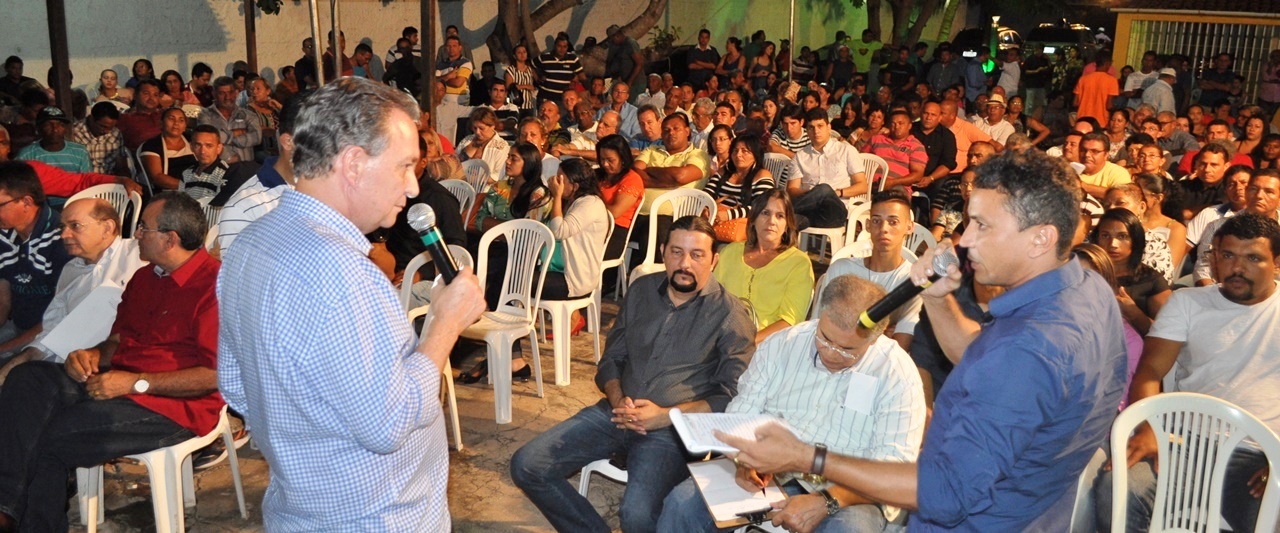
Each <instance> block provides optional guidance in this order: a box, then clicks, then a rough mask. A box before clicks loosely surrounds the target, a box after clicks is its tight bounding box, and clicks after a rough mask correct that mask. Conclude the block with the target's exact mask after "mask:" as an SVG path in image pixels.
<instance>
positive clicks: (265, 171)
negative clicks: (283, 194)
mask: <svg viewBox="0 0 1280 533" xmlns="http://www.w3.org/2000/svg"><path fill="white" fill-rule="evenodd" d="M279 159H280V158H279V157H278V156H271V157H268V158H267V159H266V160H264V161H263V162H262V166H261V167H258V182H259V183H261V184H262V186H263V187H266V188H268V189H274V188H276V187H279V186H281V185H286V184H287V182H285V180H284V176H281V175H280V172H279V171H277V170H276V162H277V161H279Z"/></svg>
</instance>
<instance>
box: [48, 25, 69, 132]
mask: <svg viewBox="0 0 1280 533" xmlns="http://www.w3.org/2000/svg"><path fill="white" fill-rule="evenodd" d="M45 9H46V10H47V12H48V19H49V51H50V52H51V53H52V55H53V57H52V59H53V69H54V70H53V87H52V89H53V92H54V94H56V95H57V98H58V102H57V104H58V107H60V108H62V111H63V112H65V113H67V114H68V115H71V114H72V110H71V69H70V68H69V65H70V64H71V53H70V50H69V49H68V47H67V9H66V5H65V4H64V3H63V0H45Z"/></svg>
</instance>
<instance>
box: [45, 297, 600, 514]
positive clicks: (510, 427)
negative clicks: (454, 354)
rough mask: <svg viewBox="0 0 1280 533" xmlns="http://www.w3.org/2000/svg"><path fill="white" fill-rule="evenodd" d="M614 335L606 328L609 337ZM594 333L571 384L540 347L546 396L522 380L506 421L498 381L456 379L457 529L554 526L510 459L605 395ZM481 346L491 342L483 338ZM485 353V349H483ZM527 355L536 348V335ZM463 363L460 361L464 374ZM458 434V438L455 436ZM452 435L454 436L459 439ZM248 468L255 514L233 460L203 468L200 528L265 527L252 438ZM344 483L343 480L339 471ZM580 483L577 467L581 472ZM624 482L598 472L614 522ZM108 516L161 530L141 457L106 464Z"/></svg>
mask: <svg viewBox="0 0 1280 533" xmlns="http://www.w3.org/2000/svg"><path fill="white" fill-rule="evenodd" d="M603 307H604V309H603V311H604V317H603V323H604V324H605V325H606V327H607V326H608V325H610V324H612V322H613V320H614V318H615V316H616V314H617V305H616V303H615V302H614V301H612V300H608V299H606V300H605V301H604V305H603ZM603 342H604V339H603V336H602V337H601V344H602V345H603ZM592 344H593V343H592V336H591V335H590V334H588V333H586V332H584V333H582V334H580V335H578V336H577V337H575V338H574V339H573V348H572V364H571V365H570V367H571V368H570V371H571V376H572V379H571V383H570V384H569V385H568V386H565V387H557V386H555V384H554V381H555V376H554V371H553V370H552V369H553V356H552V350H551V345H550V344H549V343H543V344H542V345H541V346H540V354H541V357H540V359H541V362H542V369H543V380H544V396H545V397H544V398H538V396H537V388H536V386H535V384H534V382H533V381H532V380H530V381H529V382H528V383H516V384H514V387H513V397H512V413H513V414H512V422H511V423H510V424H503V425H498V424H496V423H494V420H493V390H492V388H491V387H489V386H487V385H484V384H477V385H461V384H458V385H457V386H456V389H457V395H458V411H459V417H460V419H461V426H462V442H463V449H462V450H461V451H451V452H450V454H449V510H450V512H451V514H452V515H453V528H454V531H456V532H459V533H462V532H471V531H477V532H478V531H485V532H508V531H509V532H526V531H551V527H550V525H549V524H548V523H547V521H546V520H545V519H543V517H542V515H541V514H540V513H539V512H538V511H537V509H535V508H534V507H533V505H532V504H530V503H529V501H528V500H527V499H525V497H524V495H523V494H522V493H521V492H520V490H519V489H517V488H516V487H515V485H513V484H512V482H511V476H510V475H509V474H508V467H509V465H510V461H511V454H512V453H514V452H515V451H516V449H518V448H519V447H520V446H521V445H522V444H524V443H525V442H528V441H529V440H530V439H532V438H533V436H535V435H537V434H539V433H541V432H543V431H546V430H547V429H549V428H550V427H551V426H553V425H555V424H556V423H558V422H560V421H562V420H565V419H567V418H568V417H570V416H572V415H573V414H574V413H576V412H578V410H580V409H581V408H583V407H585V406H587V405H590V404H592V403H595V402H596V401H598V400H599V398H600V397H601V394H600V393H599V391H597V390H596V387H595V384H594V381H593V380H594V377H595V368H596V367H595V363H594V357H593V355H592ZM476 350H482V347H480V346H476ZM478 353H479V354H482V353H483V351H479V352H478ZM524 353H525V354H526V356H527V355H528V354H530V351H529V348H528V346H527V344H526V346H525V347H524ZM475 359H476V357H474V356H473V357H468V359H467V360H466V361H464V362H463V363H462V364H461V365H459V367H460V368H462V369H470V368H471V366H472V365H473V364H474V361H475ZM456 372H457V370H455V373H456ZM450 438H452V437H450ZM452 444H453V443H452V441H451V442H450V445H451V446H452ZM240 472H241V478H242V480H243V482H244V487H245V500H246V503H247V505H248V509H249V519H248V520H244V519H242V518H240V515H239V509H238V508H237V505H236V497H235V488H234V486H233V485H232V482H231V469H230V468H229V467H228V466H227V463H226V462H223V463H222V464H219V465H217V466H215V467H213V468H211V469H209V470H207V471H204V472H200V473H197V474H196V477H195V483H196V500H197V505H196V507H195V508H194V509H188V510H187V526H188V529H189V530H190V531H193V532H198V533H204V532H250V531H262V530H263V528H262V511H261V504H262V495H263V493H264V492H265V490H266V487H267V482H268V475H269V474H268V469H267V464H266V461H265V460H264V459H263V457H262V455H261V454H260V453H258V452H257V451H256V450H253V449H251V448H250V447H248V446H246V447H244V448H242V449H241V450H240ZM334 482H335V483H341V480H334ZM571 482H572V483H573V485H574V486H575V487H576V486H577V482H578V480H577V476H574V477H573V478H572V479H571ZM622 488H623V486H622V485H620V484H617V483H614V482H612V481H609V480H606V479H604V478H602V477H599V476H596V478H595V479H593V480H592V484H591V493H590V500H591V502H592V503H593V504H594V505H595V507H596V509H597V510H598V511H600V512H601V514H602V515H603V516H604V517H605V518H606V519H607V520H608V521H609V523H610V524H611V525H612V526H613V527H615V528H616V527H617V526H618V521H617V505H618V502H619V500H620V499H621V498H622ZM105 491H106V502H105V503H106V507H105V509H106V522H105V523H104V524H102V525H101V526H99V528H98V530H99V531H102V532H104V533H124V532H143V531H154V529H155V521H154V519H153V517H152V513H151V499H150V497H151V496H150V494H151V491H150V488H149V486H148V483H147V475H146V471H145V470H144V469H143V468H142V467H141V466H135V465H123V466H121V467H120V468H119V469H118V470H113V469H111V468H109V469H108V470H107V471H106V487H105ZM72 503H73V505H72V509H71V517H70V518H71V523H72V524H74V526H73V527H72V529H71V530H72V531H74V532H79V531H84V528H83V527H82V526H79V525H78V524H79V522H80V518H79V512H78V510H77V509H76V508H75V507H76V506H75V505H74V500H73V502H72Z"/></svg>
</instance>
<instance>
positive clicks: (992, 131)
mask: <svg viewBox="0 0 1280 533" xmlns="http://www.w3.org/2000/svg"><path fill="white" fill-rule="evenodd" d="M1004 110H1005V106H1004V97H1003V96H1000V93H996V94H993V95H991V97H990V98H988V99H987V118H982V117H977V118H976V119H975V120H974V121H973V125H975V126H977V127H978V129H980V130H982V132H983V133H986V134H987V135H990V136H991V139H992V140H994V141H995V142H998V143H1000V146H1004V143H1005V141H1007V140H1009V136H1010V135H1012V134H1013V124H1010V123H1009V121H1007V120H1005V119H1004Z"/></svg>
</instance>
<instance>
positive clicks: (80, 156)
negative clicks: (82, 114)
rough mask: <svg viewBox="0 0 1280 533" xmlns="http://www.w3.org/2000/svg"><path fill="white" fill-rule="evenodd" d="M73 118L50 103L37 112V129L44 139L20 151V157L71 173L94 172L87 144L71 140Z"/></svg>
mask: <svg viewBox="0 0 1280 533" xmlns="http://www.w3.org/2000/svg"><path fill="white" fill-rule="evenodd" d="M69 124H71V118H70V117H68V116H67V114H66V113H63V112H62V109H60V108H58V107H56V106H47V107H45V108H44V109H41V110H40V112H39V113H37V114H36V131H38V132H39V133H40V141H39V142H36V143H32V144H29V145H27V147H26V148H23V149H22V151H20V152H18V159H20V160H23V161H39V162H41V163H46V164H49V165H53V166H55V167H58V168H60V169H62V170H65V171H67V172H92V171H93V163H92V162H91V161H89V150H88V149H86V148H85V147H84V145H83V144H78V143H73V142H67V126H68V125H69Z"/></svg>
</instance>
